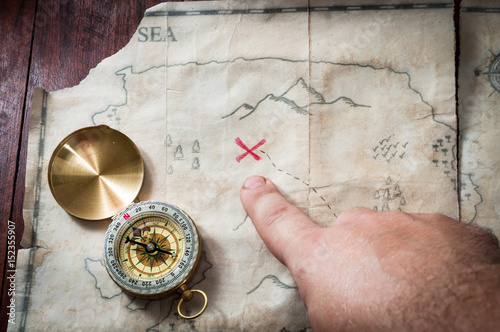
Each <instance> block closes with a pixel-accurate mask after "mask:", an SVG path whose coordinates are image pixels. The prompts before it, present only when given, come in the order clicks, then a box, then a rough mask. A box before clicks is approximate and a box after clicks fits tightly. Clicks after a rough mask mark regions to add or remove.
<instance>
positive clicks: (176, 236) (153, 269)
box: [104, 201, 201, 298]
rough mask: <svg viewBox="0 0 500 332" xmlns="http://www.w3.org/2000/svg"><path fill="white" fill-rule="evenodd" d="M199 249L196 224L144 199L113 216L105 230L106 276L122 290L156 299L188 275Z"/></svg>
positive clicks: (177, 211)
mask: <svg viewBox="0 0 500 332" xmlns="http://www.w3.org/2000/svg"><path fill="white" fill-rule="evenodd" d="M199 248H200V238H199V235H198V232H197V230H196V227H195V225H194V223H193V221H192V220H191V218H190V217H189V216H188V215H187V214H186V213H185V212H184V211H182V210H181V209H179V208H178V207H176V206H174V205H171V204H167V203H163V202H156V201H146V202H140V203H137V204H134V205H132V206H130V207H128V208H127V209H126V210H124V211H123V212H121V213H120V214H119V215H118V216H117V217H116V218H114V219H113V222H112V223H111V225H110V226H109V229H108V231H107V233H106V240H105V244H104V253H105V254H104V260H105V263H106V268H107V270H108V272H109V274H110V276H111V278H112V279H113V280H114V281H115V283H116V284H118V286H120V287H121V288H122V289H123V290H125V291H126V292H127V293H129V294H132V295H134V296H138V297H147V298H160V297H163V296H167V295H169V294H170V293H171V292H173V291H175V290H176V289H177V288H178V287H179V286H181V285H182V284H184V283H185V282H187V281H188V280H189V279H190V278H191V277H192V275H193V274H194V272H195V270H196V267H197V265H198V262H199V258H200V253H201V251H200V249H199Z"/></svg>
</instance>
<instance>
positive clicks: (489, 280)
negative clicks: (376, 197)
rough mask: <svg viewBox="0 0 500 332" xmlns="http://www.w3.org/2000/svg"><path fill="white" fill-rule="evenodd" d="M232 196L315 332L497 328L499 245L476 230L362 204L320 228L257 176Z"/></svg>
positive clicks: (445, 220)
mask: <svg viewBox="0 0 500 332" xmlns="http://www.w3.org/2000/svg"><path fill="white" fill-rule="evenodd" d="M240 198H241V201H242V203H243V206H244V208H245V211H246V212H247V214H248V216H249V217H250V219H251V220H252V222H253V223H254V225H255V228H256V229H257V232H258V233H259V235H260V236H261V238H262V239H263V241H264V243H265V244H266V245H267V247H268V248H269V250H270V251H271V252H272V253H273V255H274V256H276V258H277V259H278V260H280V261H281V262H282V263H283V264H285V265H286V266H287V268H288V269H289V270H290V273H291V274H292V277H293V279H294V281H295V284H296V285H297V287H298V289H299V293H300V296H301V298H302V299H303V301H304V303H305V305H306V307H307V309H308V312H309V318H310V321H311V325H312V327H313V330H314V331H315V332H317V331H332V330H335V331H345V330H355V331H359V330H385V331H387V330H454V331H457V330H483V331H484V330H487V329H494V328H498V326H500V325H499V324H500V309H499V308H500V268H499V267H500V265H499V264H500V249H499V246H498V240H497V239H496V238H495V237H494V236H492V235H490V234H489V233H487V232H485V231H484V230H481V229H479V228H477V227H474V226H471V225H467V224H463V223H459V222H456V221H454V220H452V219H450V218H448V217H445V216H443V215H439V214H414V213H413V214H410V213H404V212H400V211H393V212H374V211H372V210H370V209H365V208H355V209H352V210H348V211H345V212H343V213H341V214H340V215H339V217H338V218H337V220H336V221H335V223H334V225H333V226H331V227H328V228H322V227H320V226H318V225H317V224H315V223H314V222H313V221H312V220H311V219H310V218H309V217H308V216H307V215H306V214H304V213H303V212H302V211H301V210H299V209H298V208H296V207H294V206H293V205H291V204H290V203H289V202H288V201H287V200H286V199H285V198H284V197H283V196H282V195H281V194H280V193H279V191H278V189H277V188H276V187H275V185H274V184H273V183H272V182H271V181H270V180H268V179H264V178H261V177H258V176H253V177H250V178H248V179H247V180H246V181H245V184H244V186H243V187H242V189H241V191H240Z"/></svg>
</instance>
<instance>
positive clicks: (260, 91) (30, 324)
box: [9, 0, 500, 331]
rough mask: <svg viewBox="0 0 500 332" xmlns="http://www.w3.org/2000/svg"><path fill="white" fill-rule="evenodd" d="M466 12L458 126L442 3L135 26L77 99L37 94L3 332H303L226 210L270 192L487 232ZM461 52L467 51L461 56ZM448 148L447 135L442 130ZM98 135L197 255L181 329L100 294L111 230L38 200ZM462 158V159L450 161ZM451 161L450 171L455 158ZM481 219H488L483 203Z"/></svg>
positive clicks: (254, 243)
mask: <svg viewBox="0 0 500 332" xmlns="http://www.w3.org/2000/svg"><path fill="white" fill-rule="evenodd" d="M472 6H473V5H472V4H471V7H465V8H464V9H463V11H462V21H463V22H464V25H463V26H462V30H461V41H462V42H463V44H464V45H465V46H463V47H462V53H461V64H462V63H463V65H461V67H460V91H459V100H460V101H461V100H464V101H468V100H470V101H469V102H468V103H467V104H466V105H469V104H470V107H469V106H461V108H460V117H461V119H460V120H459V121H458V122H457V116H456V96H455V88H456V83H455V34H454V22H453V3H452V2H429V1H398V2H391V1H387V2H380V1H373V4H369V2H368V1H361V2H359V3H357V2H355V1H354V2H353V1H344V2H341V1H335V2H332V1H320V0H316V1H314V0H311V1H305V0H304V1H296V0H295V1H272V2H271V1H267V2H266V1H264V2H260V1H247V2H239V1H218V2H189V3H163V4H160V5H158V6H155V7H153V8H151V9H149V10H148V11H147V12H146V13H145V16H144V18H143V20H142V22H141V24H140V26H139V27H138V28H137V31H136V32H135V34H134V36H133V37H132V39H131V40H130V42H129V44H128V45H127V46H126V47H124V48H123V49H122V50H121V51H119V52H118V53H117V54H115V55H113V56H111V57H110V58H108V59H105V60H103V61H102V62H101V63H100V64H99V65H98V66H97V67H96V68H95V69H93V70H92V71H91V72H90V73H89V75H88V77H87V78H85V79H84V80H83V81H82V82H81V83H80V84H79V85H78V86H75V87H73V88H69V89H64V90H60V91H54V92H47V91H44V90H43V89H41V88H39V89H37V90H35V94H34V97H33V108H32V112H31V120H30V133H29V152H28V163H27V164H28V169H27V178H26V197H25V205H24V218H25V223H26V227H25V234H24V237H23V243H22V244H23V245H24V246H25V247H26V248H27V249H22V250H20V251H19V255H18V263H17V264H18V265H17V278H16V281H17V283H18V284H17V290H18V291H17V294H16V295H17V298H16V303H19V306H18V307H16V309H17V308H19V309H18V310H19V311H18V314H17V315H16V319H17V320H16V324H15V325H12V324H10V325H9V328H10V329H11V330H20V331H24V330H28V331H29V330H48V329H50V330H68V329H70V330H74V331H78V330H95V331H109V330H118V329H127V330H140V331H185V330H217V331H220V330H224V331H236V330H238V331H240V330H245V331H254V330H259V331H262V330H264V331H307V330H310V325H309V322H308V317H307V310H306V308H305V306H304V304H303V303H302V301H301V300H300V297H299V294H298V291H297V288H296V286H295V285H294V283H293V280H292V278H291V276H290V274H289V272H288V270H287V269H286V268H285V267H284V266H283V265H281V264H280V263H279V262H278V261H277V260H276V259H275V258H274V257H273V256H272V255H271V254H270V253H269V251H268V250H267V248H266V247H265V245H264V244H263V242H262V241H261V239H260V238H259V236H258V234H257V232H256V231H255V229H254V227H253V225H252V222H251V220H250V219H249V218H248V216H247V215H246V214H245V211H244V210H243V208H242V206H241V203H240V201H239V189H240V187H241V185H242V183H243V182H244V180H245V179H246V178H247V177H248V176H250V175H254V174H259V175H262V176H266V177H268V178H270V179H272V180H273V181H274V182H275V183H276V184H277V186H278V187H279V189H280V190H281V191H282V193H283V194H284V195H285V196H286V197H287V198H288V199H289V200H290V201H291V202H292V203H294V204H295V205H297V206H298V207H299V208H301V209H302V210H303V211H305V212H306V213H307V214H308V215H310V216H311V218H312V219H313V220H315V221H316V222H317V223H318V224H320V225H322V226H329V225H332V224H333V223H335V220H336V218H337V217H338V215H339V214H340V213H341V212H342V211H344V210H346V209H349V208H352V207H356V206H364V207H368V208H371V209H373V210H375V211H392V210H401V211H406V212H440V213H444V214H446V215H448V216H450V217H453V218H456V219H459V218H461V220H462V221H464V222H471V223H474V222H476V223H478V224H481V225H483V226H487V227H489V228H491V229H493V230H494V231H495V232H497V234H499V232H500V227H499V223H498V214H499V213H500V206H499V205H498V203H497V202H498V200H497V199H496V198H497V197H498V194H499V189H500V185H499V182H498V180H496V179H495V174H498V169H499V161H498V158H499V156H500V150H499V148H498V144H497V142H498V139H495V138H494V137H495V135H497V133H498V128H500V127H499V126H498V123H497V122H498V121H500V119H499V116H498V114H497V112H496V106H497V102H498V101H499V99H500V92H499V91H500V58H499V57H498V54H499V53H500V43H499V40H497V39H495V36H493V33H494V31H495V29H493V28H492V27H493V26H494V25H495V23H496V22H498V17H499V15H500V14H498V13H496V12H495V11H491V12H490V11H485V10H482V9H477V8H476V7H474V8H476V9H474V10H473V9H471V8H472ZM467 43H471V46H467ZM457 123H458V124H459V126H460V129H461V131H462V135H461V136H460V140H459V139H458V135H457V128H458V127H457V126H458V124H457ZM95 125H107V126H109V127H111V128H114V129H116V130H119V131H121V132H122V133H124V134H125V135H127V136H128V137H130V138H131V139H132V141H134V142H135V144H136V145H137V147H138V148H139V150H140V152H141V154H142V156H143V159H144V164H145V172H146V173H145V181H144V184H143V187H142V190H141V192H140V194H139V197H138V198H139V200H141V201H142V200H159V201H166V202H171V203H173V204H175V205H177V206H179V207H181V208H182V209H184V210H185V211H186V212H188V213H189V214H190V216H191V217H192V218H193V220H195V222H196V224H197V226H198V229H199V232H200V234H201V236H202V238H203V253H202V258H201V265H200V267H199V270H198V272H197V274H196V277H195V279H194V280H193V281H192V282H191V283H190V284H191V286H196V288H200V289H203V290H204V291H205V292H206V293H207V295H208V298H209V303H208V307H207V310H206V311H205V313H204V314H203V315H201V316H200V317H198V318H196V319H193V320H184V319H182V318H181V317H179V315H178V314H177V312H176V306H177V303H178V297H177V296H172V297H168V298H165V299H163V300H155V301H150V300H142V299H139V298H134V297H131V296H129V295H127V294H125V293H123V292H122V290H121V289H120V288H119V287H118V286H116V285H115V284H114V282H113V281H112V280H111V278H110V277H109V276H108V274H107V272H106V269H105V267H104V261H103V241H104V236H105V233H106V230H107V228H108V226H109V224H110V220H103V221H84V220H80V219H77V218H75V217H72V216H70V215H69V214H67V213H66V212H65V211H64V210H63V209H62V208H61V207H60V206H59V205H58V204H57V202H56V201H55V199H54V198H53V196H52V194H51V192H50V189H49V186H48V184H47V168H48V162H49V160H50V158H51V155H52V152H53V151H54V149H55V148H56V146H57V145H58V144H59V142H60V141H61V140H62V139H63V138H65V137H66V136H67V135H68V134H70V133H71V132H73V131H75V130H77V129H80V128H83V127H89V126H95ZM458 144H460V146H458ZM459 147H461V153H460V154H459V153H458V152H459V149H458V148H459ZM495 204H497V205H495Z"/></svg>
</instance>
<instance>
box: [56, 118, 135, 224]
mask: <svg viewBox="0 0 500 332" xmlns="http://www.w3.org/2000/svg"><path fill="white" fill-rule="evenodd" d="M48 173H49V174H48V180H49V186H50V190H51V191H52V194H53V195H54V198H55V199H56V201H57V202H58V203H59V205H61V206H62V207H63V208H64V209H65V210H66V211H67V212H68V213H69V214H71V215H73V216H75V217H78V218H81V219H86V220H101V219H106V218H110V217H112V216H113V215H115V214H117V213H118V212H119V211H121V210H123V209H124V208H126V207H127V206H128V205H129V204H130V203H132V202H133V201H134V199H135V198H136V197H137V195H138V194H139V190H140V189H141V187H142V182H143V179H144V163H143V160H142V157H141V154H140V153H139V150H138V149H137V147H136V146H135V144H134V143H133V142H132V141H131V140H130V139H129V138H128V137H127V136H125V135H124V134H122V133H120V132H119V131H117V130H114V129H111V128H109V127H108V126H96V127H88V128H83V129H80V130H77V131H75V132H73V133H72V134H70V135H69V136H68V137H66V138H65V139H64V140H62V142H61V143H59V145H58V146H57V148H56V149H55V151H54V153H53V154H52V157H51V158H50V162H49V171H48Z"/></svg>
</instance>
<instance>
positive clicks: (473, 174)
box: [458, 0, 500, 236]
mask: <svg viewBox="0 0 500 332" xmlns="http://www.w3.org/2000/svg"><path fill="white" fill-rule="evenodd" d="M460 20H461V28H460V44H461V46H460V66H459V68H460V70H459V81H458V88H459V90H458V97H459V107H458V111H459V113H458V114H459V124H460V177H461V179H462V181H461V183H460V200H461V209H460V212H461V216H462V220H464V221H468V222H474V223H476V224H478V225H480V226H482V227H485V228H487V229H490V230H492V231H493V232H494V233H495V234H496V235H497V236H499V235H500V222H499V216H500V200H499V197H500V178H499V174H500V146H499V144H498V143H499V142H500V113H499V112H498V109H499V106H500V34H499V33H497V32H496V29H495V28H494V27H496V26H498V24H500V4H499V3H498V1H492V0H490V1H484V0H483V1H480V0H475V1H472V0H469V1H463V2H462V8H461V16H460ZM463 180H466V181H463Z"/></svg>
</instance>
